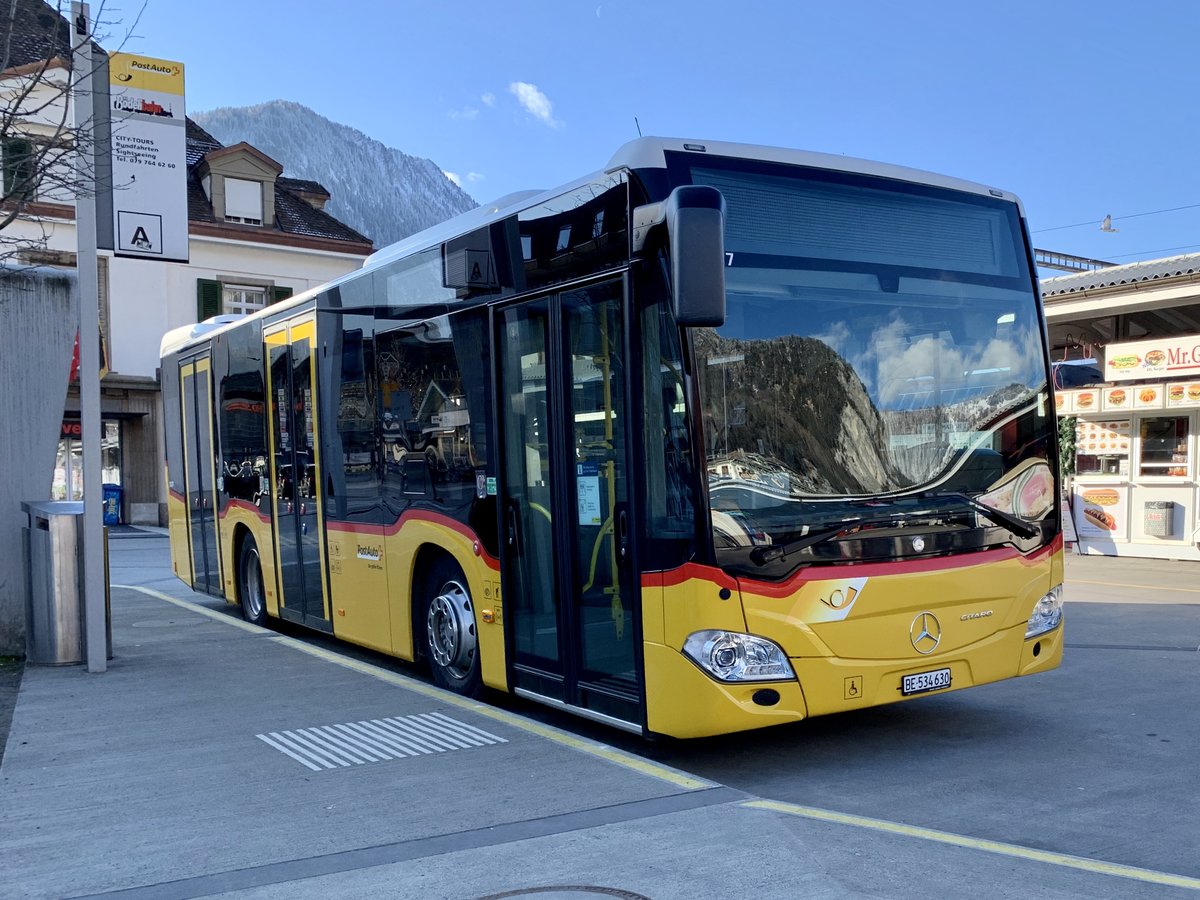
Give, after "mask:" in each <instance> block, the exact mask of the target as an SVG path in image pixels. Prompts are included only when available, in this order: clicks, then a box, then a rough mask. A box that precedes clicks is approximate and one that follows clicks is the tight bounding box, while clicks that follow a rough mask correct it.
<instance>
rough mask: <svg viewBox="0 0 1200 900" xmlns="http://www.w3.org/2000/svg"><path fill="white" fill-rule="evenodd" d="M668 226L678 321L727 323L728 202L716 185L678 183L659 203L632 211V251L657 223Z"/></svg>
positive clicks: (643, 242) (642, 243) (643, 243)
mask: <svg viewBox="0 0 1200 900" xmlns="http://www.w3.org/2000/svg"><path fill="white" fill-rule="evenodd" d="M662 224H665V225H666V227H667V241H668V243H669V246H670V254H671V294H672V300H673V306H674V310H675V320H676V321H677V322H678V323H679V324H680V325H684V326H707V327H711V328H718V327H720V326H721V325H724V324H725V266H726V264H727V259H726V255H725V198H724V197H723V196H721V192H720V191H718V190H717V189H716V188H714V187H709V186H708V185H703V184H689V185H680V186H679V187H677V188H675V190H673V191H671V194H670V196H669V197H667V199H666V200H664V201H662V202H661V203H652V204H648V205H646V206H639V207H638V208H637V209H635V210H634V233H633V245H634V246H633V249H634V252H638V251H641V250H643V249H644V248H645V246H646V239H647V238H648V237H649V235H650V234H651V232H653V231H654V230H655V229H656V228H657V227H658V226H659V225H662Z"/></svg>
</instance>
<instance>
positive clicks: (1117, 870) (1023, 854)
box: [743, 800, 1200, 890]
mask: <svg viewBox="0 0 1200 900" xmlns="http://www.w3.org/2000/svg"><path fill="white" fill-rule="evenodd" d="M743 806H748V807H752V808H754V809H769V810H772V811H774V812H780V813H786V814H787V815H792V816H800V817H803V818H806V819H817V820H819V821H822V822H834V823H837V824H838V825H850V826H853V827H855V828H867V829H870V830H872V831H884V832H888V833H889V834H899V835H903V836H905V837H913V838H920V839H921V840H925V841H936V842H938V843H941V844H952V845H954V846H956V847H965V848H967V849H969V850H982V851H983V852H985V853H998V854H1000V855H1002V856H1015V857H1017V858H1019V859H1028V860H1032V861H1034V862H1042V863H1049V864H1050V865H1053V866H1064V867H1066V868H1070V869H1081V870H1082V871H1084V872H1091V873H1093V874H1096V875H1112V876H1115V877H1117V878H1132V879H1133V880H1135V881H1145V882H1149V883H1151V884H1165V885H1169V886H1171V887H1179V888H1189V889H1191V890H1200V878H1189V877H1188V876H1186V875H1172V874H1170V873H1169V872H1156V871H1154V870H1153V869H1139V868H1138V867H1137V866H1123V865H1120V864H1119V863H1110V862H1103V861H1101V860H1096V859H1086V858H1084V857H1082V856H1071V855H1069V854H1066V853H1054V852H1052V851H1049V850H1035V849H1033V848H1031V847H1021V846H1018V845H1016V844H1005V843H1002V842H1001V841H989V840H985V839H983V838H972V837H967V836H965V835H961V834H954V833H952V832H949V831H937V830H935V829H932V828H920V827H918V826H916V825H904V824H901V823H899V822H889V821H887V820H886V819H871V818H868V817H866V816H853V815H849V814H847V813H839V812H832V811H831V810H827V809H817V808H816V807H812V806H798V805H796V804H793V803H781V802H779V801H776V800H749V801H747V802H746V803H744V804H743Z"/></svg>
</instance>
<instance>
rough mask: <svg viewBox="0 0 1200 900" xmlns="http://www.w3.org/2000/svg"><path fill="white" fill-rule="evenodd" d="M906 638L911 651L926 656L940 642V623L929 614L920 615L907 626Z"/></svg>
mask: <svg viewBox="0 0 1200 900" xmlns="http://www.w3.org/2000/svg"><path fill="white" fill-rule="evenodd" d="M908 637H909V639H910V640H911V641H912V645H913V649H914V650H916V651H917V652H918V653H921V654H923V655H926V656H927V655H929V654H930V653H932V652H933V651H934V650H936V649H937V648H938V644H940V643H941V642H942V623H941V622H939V621H938V620H937V616H935V615H934V614H933V613H931V612H923V613H920V614H918V616H917V617H916V618H915V619H913V620H912V624H911V625H909V626H908Z"/></svg>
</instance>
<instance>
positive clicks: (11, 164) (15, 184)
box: [3, 138, 37, 200]
mask: <svg viewBox="0 0 1200 900" xmlns="http://www.w3.org/2000/svg"><path fill="white" fill-rule="evenodd" d="M3 154H4V199H6V200H8V199H12V200H28V199H30V198H32V196H33V192H34V187H35V182H34V177H33V176H34V165H35V164H36V162H37V154H36V153H35V152H34V148H33V144H32V143H30V142H29V141H27V140H24V139H22V138H8V139H7V140H5V141H4V147H3Z"/></svg>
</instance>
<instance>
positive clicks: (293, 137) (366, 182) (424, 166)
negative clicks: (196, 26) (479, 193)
mask: <svg viewBox="0 0 1200 900" xmlns="http://www.w3.org/2000/svg"><path fill="white" fill-rule="evenodd" d="M191 118H193V119H195V121H196V122H197V123H199V124H200V126H201V127H203V128H204V129H206V130H207V131H208V132H209V133H210V134H211V135H212V136H213V137H215V138H216V139H217V140H219V141H221V142H222V143H223V144H225V145H226V146H230V145H232V144H236V143H238V142H239V141H245V142H246V143H248V144H250V145H251V146H253V147H256V148H258V149H259V150H261V151H262V152H263V153H265V154H267V155H268V156H270V157H271V158H272V159H274V160H275V161H276V162H278V163H279V164H280V165H282V166H283V174H284V175H285V176H286V177H288V178H304V179H310V180H313V181H318V182H320V183H321V184H322V185H323V186H324V187H325V189H326V190H328V191H329V193H330V194H331V195H332V196H331V198H330V200H329V203H328V204H327V205H326V207H325V209H326V211H327V212H329V214H330V215H332V216H335V217H337V218H338V219H341V220H342V221H343V222H345V223H346V224H347V225H349V226H351V227H352V228H354V229H356V230H358V231H360V232H362V233H363V234H365V235H366V236H367V237H369V238H371V240H372V241H374V243H375V246H376V247H385V246H387V245H388V244H392V243H395V242H396V241H398V240H400V239H402V238H405V237H408V236H409V235H410V234H415V233H416V232H418V231H421V230H422V229H425V228H428V227H429V226H431V225H436V224H438V223H439V222H444V221H445V220H446V219H449V218H451V217H453V216H456V215H458V214H459V213H461V212H465V211H467V210H469V209H474V208H475V207H476V206H477V205H478V204H477V203H476V202H475V201H474V200H473V199H472V198H471V197H470V195H468V194H467V193H466V192H465V191H464V190H463V189H462V188H460V187H459V186H458V185H456V184H455V183H454V182H452V181H451V180H450V179H449V178H447V177H446V175H445V173H444V172H443V171H442V169H441V168H440V167H439V166H438V165H437V164H436V163H434V162H433V161H432V160H428V159H421V158H419V157H415V156H409V155H408V154H407V153H403V152H401V151H400V150H397V149H395V148H394V147H388V146H385V145H384V144H382V143H380V142H379V141H377V140H374V139H373V138H370V137H367V136H366V135H365V134H363V133H362V132H361V131H358V130H357V129H355V128H350V127H349V126H346V125H339V124H338V123H337V122H331V121H330V120H329V119H326V118H325V117H324V116H321V115H318V114H317V113H315V112H313V111H312V110H311V109H309V108H308V107H306V106H301V105H300V104H299V103H292V102H289V101H286V100H272V101H271V102H270V103H261V104H259V105H257V106H242V107H222V108H220V109H214V110H211V111H209V112H201V113H193V114H192V115H191Z"/></svg>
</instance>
